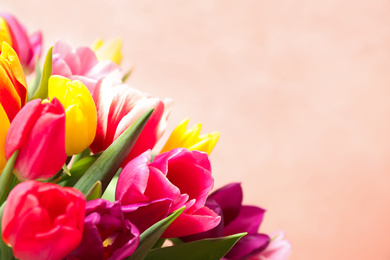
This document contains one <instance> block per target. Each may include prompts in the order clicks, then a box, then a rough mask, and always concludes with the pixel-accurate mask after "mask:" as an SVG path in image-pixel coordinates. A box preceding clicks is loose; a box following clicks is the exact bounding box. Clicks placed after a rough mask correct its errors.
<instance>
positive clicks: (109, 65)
mask: <svg viewBox="0 0 390 260" xmlns="http://www.w3.org/2000/svg"><path fill="white" fill-rule="evenodd" d="M52 75H61V76H64V77H66V78H68V79H71V80H80V81H81V82H83V84H84V85H85V86H86V87H87V88H88V90H89V92H90V93H91V94H93V92H94V90H95V88H96V84H97V83H98V80H100V79H102V78H104V77H106V76H111V77H116V78H118V79H122V77H123V72H122V70H121V69H120V68H119V66H118V65H117V64H115V63H114V62H112V61H108V60H104V61H100V62H99V61H98V59H97V57H96V54H95V52H94V51H93V50H92V49H91V48H89V47H79V48H77V49H75V48H73V47H72V45H71V44H70V42H68V41H66V40H59V41H57V42H56V43H55V44H54V46H53V74H52Z"/></svg>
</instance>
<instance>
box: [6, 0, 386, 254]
mask: <svg viewBox="0 0 390 260" xmlns="http://www.w3.org/2000/svg"><path fill="white" fill-rule="evenodd" d="M0 5H1V6H2V8H1V9H3V10H6V11H11V12H13V13H14V14H15V15H17V16H18V17H19V19H20V20H22V21H23V22H24V23H25V24H27V26H28V29H29V30H30V31H33V30H37V29H42V30H43V32H44V34H45V49H47V48H48V47H49V46H50V45H52V44H53V42H54V40H55V39H57V38H67V39H69V40H71V41H72V42H73V43H74V44H75V45H90V44H91V43H92V42H93V41H94V40H95V39H96V38H98V37H103V38H106V39H109V38H113V37H118V36H120V37H123V40H124V62H123V67H124V68H126V69H128V68H130V67H132V66H135V72H134V74H133V76H132V78H131V80H130V84H132V85H134V86H136V87H138V88H139V89H141V90H143V91H146V92H149V93H152V94H154V95H156V96H159V97H172V98H173V99H174V100H175V106H174V109H173V111H172V114H171V118H170V122H169V123H170V126H169V129H168V130H169V131H171V130H172V129H173V127H174V126H175V125H176V124H177V123H178V122H179V121H180V120H181V119H183V118H184V117H187V116H189V117H190V118H191V121H190V123H197V122H203V123H204V132H208V131H214V130H219V131H220V132H221V138H220V141H219V143H218V145H217V147H216V149H215V150H214V151H213V153H212V156H211V158H212V166H213V174H214V176H215V179H216V187H219V186H221V185H223V184H226V183H229V182H232V181H242V184H243V186H244V188H245V201H246V202H247V203H252V204H257V205H260V206H262V207H264V208H266V209H267V210H268V212H267V215H266V218H265V220H264V223H263V225H262V228H261V230H262V231H264V232H273V231H275V230H278V229H284V230H285V231H286V233H287V238H288V239H289V240H290V241H291V242H292V244H293V247H294V248H293V255H292V257H291V259H292V260H314V259H315V260H332V259H359V260H360V259H376V260H386V259H390V247H389V244H390V160H389V158H390V122H389V118H390V102H389V101H390V73H389V71H390V68H389V67H390V3H389V1H384V0H383V1H381V0H377V1H368V0H367V1H353V0H337V1H336V0H329V1H322V0H321V1H320V0H311V1H308V0H301V1H295V0H283V1H282V0H278V1H277V0H268V1H240V2H239V1H227V0H224V1H211V0H204V1H129V0H123V1H119V0H107V1H96V0H88V1H76V0H68V1H57V2H55V1H50V0H47V1H46V0H40V1H22V0H17V1H16V0H12V1H6V2H4V1H2V3H1V4H0Z"/></svg>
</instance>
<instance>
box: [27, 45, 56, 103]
mask: <svg viewBox="0 0 390 260" xmlns="http://www.w3.org/2000/svg"><path fill="white" fill-rule="evenodd" d="M52 53H53V47H51V48H50V49H49V51H48V52H47V55H46V59H45V64H44V65H43V71H42V77H41V81H40V82H39V86H38V88H37V90H36V91H35V93H34V94H33V95H32V98H31V99H37V98H40V99H46V98H47V95H48V94H47V93H48V83H49V78H50V76H51V74H52V70H53V54H52Z"/></svg>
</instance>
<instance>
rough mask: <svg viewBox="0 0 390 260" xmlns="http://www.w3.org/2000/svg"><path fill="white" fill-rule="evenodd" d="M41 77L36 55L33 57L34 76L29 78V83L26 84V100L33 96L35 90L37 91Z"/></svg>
mask: <svg viewBox="0 0 390 260" xmlns="http://www.w3.org/2000/svg"><path fill="white" fill-rule="evenodd" d="M41 77H42V69H41V67H40V66H39V58H38V57H36V59H35V76H34V78H33V79H32V80H31V82H30V84H28V91H27V100H28V101H30V100H31V98H32V97H33V95H34V93H35V91H37V89H38V86H39V82H40V81H41Z"/></svg>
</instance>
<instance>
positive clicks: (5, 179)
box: [0, 150, 19, 204]
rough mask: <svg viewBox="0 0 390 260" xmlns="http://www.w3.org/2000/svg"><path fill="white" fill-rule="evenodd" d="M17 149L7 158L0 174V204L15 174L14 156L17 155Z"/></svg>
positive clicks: (7, 192)
mask: <svg viewBox="0 0 390 260" xmlns="http://www.w3.org/2000/svg"><path fill="white" fill-rule="evenodd" d="M18 154H19V150H16V151H15V152H14V153H13V154H12V156H11V157H10V158H9V159H8V161H7V164H6V165H5V167H4V170H3V172H2V173H1V175H0V204H3V202H4V201H5V200H6V199H7V197H8V194H9V192H10V191H11V186H12V185H11V184H12V182H13V180H12V179H13V178H15V175H14V174H13V172H12V171H13V170H14V166H15V161H16V158H17V157H18Z"/></svg>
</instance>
